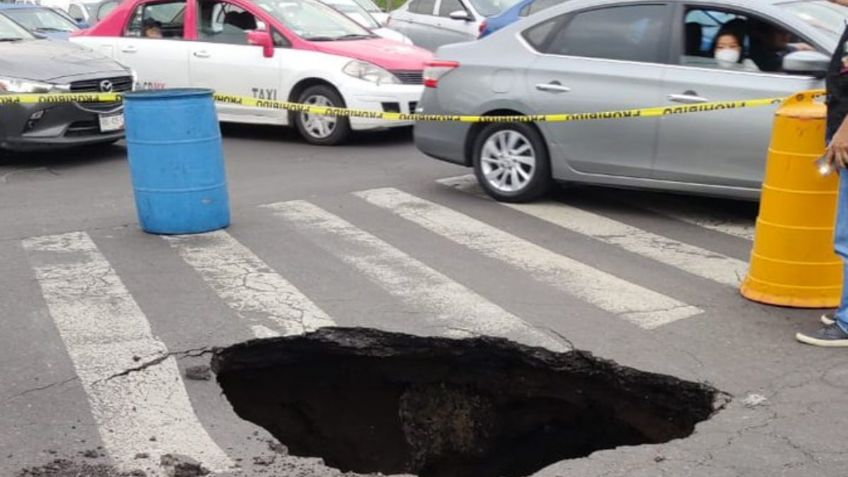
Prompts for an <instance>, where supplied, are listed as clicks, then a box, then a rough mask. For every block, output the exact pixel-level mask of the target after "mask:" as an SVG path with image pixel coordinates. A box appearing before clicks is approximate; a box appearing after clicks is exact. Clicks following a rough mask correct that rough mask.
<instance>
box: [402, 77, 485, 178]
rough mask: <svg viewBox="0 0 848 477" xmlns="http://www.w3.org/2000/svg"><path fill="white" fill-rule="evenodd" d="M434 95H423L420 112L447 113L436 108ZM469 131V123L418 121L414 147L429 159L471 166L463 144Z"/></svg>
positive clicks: (415, 129)
mask: <svg viewBox="0 0 848 477" xmlns="http://www.w3.org/2000/svg"><path fill="white" fill-rule="evenodd" d="M437 104H438V102H437V101H436V99H435V94H432V93H428V94H424V95H423V97H422V98H421V104H420V110H421V111H422V112H423V113H424V114H443V113H448V112H446V111H442V110H441V108H438V107H437ZM470 129H471V124H469V123H459V122H436V121H418V122H416V123H415V128H414V134H413V135H414V138H415V147H417V148H418V150H419V151H421V152H423V153H424V154H427V155H428V156H430V157H433V158H436V159H440V160H443V161H447V162H452V163H454V164H460V165H463V166H471V160H470V159H471V158H470V157H466V154H465V142H466V138H467V137H468V132H469V130H470Z"/></svg>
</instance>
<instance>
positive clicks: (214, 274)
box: [164, 230, 335, 338]
mask: <svg viewBox="0 0 848 477" xmlns="http://www.w3.org/2000/svg"><path fill="white" fill-rule="evenodd" d="M164 238H165V239H166V240H167V241H168V242H169V243H170V244H171V245H172V246H173V247H174V248H176V249H177V251H178V253H179V254H180V256H181V257H182V258H183V260H185V261H186V263H188V264H189V265H191V266H192V267H193V268H194V269H195V270H197V272H198V273H199V274H200V276H201V277H202V278H203V280H204V281H206V283H207V284H208V285H209V286H210V287H211V288H212V289H213V290H214V291H215V292H216V293H217V294H218V296H220V297H221V299H222V300H224V302H225V303H226V304H227V306H229V307H230V308H231V309H232V310H234V311H235V312H236V313H238V315H239V316H240V317H241V318H243V319H245V320H246V321H248V322H249V324H250V325H251V326H252V328H251V329H252V330H253V332H254V334H256V333H257V332H258V333H259V334H256V337H257V338H264V337H267V332H266V331H265V330H263V329H262V328H253V326H254V325H261V324H262V322H264V321H266V320H270V321H271V322H273V323H274V324H276V325H277V326H278V327H279V328H280V330H281V331H282V334H283V335H297V334H302V333H306V332H309V331H315V330H317V329H318V328H321V327H324V326H334V325H335V323H334V322H333V320H332V319H330V317H329V316H327V314H326V313H324V311H323V310H321V309H320V308H318V306H317V305H316V304H315V303H313V302H312V301H311V300H310V299H309V298H308V297H306V295H304V294H303V293H301V291H300V290H298V289H297V287H295V286H294V285H292V284H291V283H289V281H288V280H286V279H285V278H283V277H282V276H281V275H280V274H278V273H277V272H275V271H274V270H273V269H272V268H271V267H269V266H268V265H267V264H266V263H265V262H264V261H262V259H261V258H259V257H257V256H256V255H254V254H253V252H251V251H250V250H249V249H248V248H247V247H245V246H244V245H242V244H241V243H239V242H238V241H237V240H236V239H234V238H233V237H232V236H231V235H230V234H228V233H227V232H225V231H223V230H219V231H217V232H210V233H206V234H196V235H178V236H166V237H164ZM266 329H267V328H266Z"/></svg>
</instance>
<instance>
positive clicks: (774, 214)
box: [741, 90, 845, 308]
mask: <svg viewBox="0 0 848 477" xmlns="http://www.w3.org/2000/svg"><path fill="white" fill-rule="evenodd" d="M822 95H823V91H820V90H816V91H804V92H801V93H798V94H796V95H793V96H791V97H789V98H787V100H786V101H785V102H784V103H783V104H782V105H781V107H780V109H778V111H777V113H776V114H775V121H774V130H773V132H772V138H771V145H770V146H769V154H768V163H767V164H766V176H765V180H764V182H763V192H762V198H761V200H760V212H759V217H757V228H756V234H755V239H754V249H753V252H752V253H751V268H750V270H749V272H748V277H747V278H746V279H745V281H744V282H743V283H742V289H741V292H742V295H743V296H744V297H745V298H748V299H749V300H753V301H756V302H761V303H767V304H770V305H781V306H790V307H796V308H829V307H835V306H837V305H839V301H840V298H841V294H842V261H841V260H840V259H839V257H837V256H836V254H835V253H834V252H833V229H834V223H835V220H836V201H837V195H838V184H839V180H838V176H837V175H836V174H832V175H830V176H822V175H821V174H820V173H819V171H818V168H817V167H816V166H815V161H816V160H817V159H818V158H820V157H821V156H822V154H824V151H825V117H826V114H827V108H826V106H825V105H824V104H823V102H821V101H820V100H821V98H822ZM844 173H845V172H843V174H844Z"/></svg>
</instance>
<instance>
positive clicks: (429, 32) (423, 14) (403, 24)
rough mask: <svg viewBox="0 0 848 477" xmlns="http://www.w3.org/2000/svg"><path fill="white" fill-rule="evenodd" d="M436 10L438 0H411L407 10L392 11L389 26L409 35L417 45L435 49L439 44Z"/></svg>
mask: <svg viewBox="0 0 848 477" xmlns="http://www.w3.org/2000/svg"><path fill="white" fill-rule="evenodd" d="M435 11H436V0H411V1H410V2H409V4H408V5H407V6H406V9H405V10H403V11H400V12H397V13H392V16H391V21H390V23H389V27H390V28H392V29H395V30H397V31H399V32H401V33H403V34H404V35H406V36H407V37H409V39H410V40H412V43H414V44H415V45H416V46H419V47H421V48H426V49H428V50H435V49H436V47H437V46H438V44H439V43H438V35H437V34H436V30H435V15H434V14H435Z"/></svg>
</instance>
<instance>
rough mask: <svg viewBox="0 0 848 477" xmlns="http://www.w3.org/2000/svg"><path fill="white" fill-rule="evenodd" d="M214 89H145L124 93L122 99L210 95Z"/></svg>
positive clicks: (213, 92)
mask: <svg viewBox="0 0 848 477" xmlns="http://www.w3.org/2000/svg"><path fill="white" fill-rule="evenodd" d="M214 94H215V91H214V90H211V89H209V88H167V89H145V90H138V91H132V92H127V93H124V94H123V95H122V96H123V98H124V100H156V99H175V98H190V97H200V96H212V95H214Z"/></svg>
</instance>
